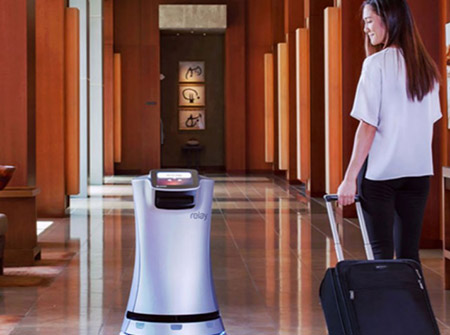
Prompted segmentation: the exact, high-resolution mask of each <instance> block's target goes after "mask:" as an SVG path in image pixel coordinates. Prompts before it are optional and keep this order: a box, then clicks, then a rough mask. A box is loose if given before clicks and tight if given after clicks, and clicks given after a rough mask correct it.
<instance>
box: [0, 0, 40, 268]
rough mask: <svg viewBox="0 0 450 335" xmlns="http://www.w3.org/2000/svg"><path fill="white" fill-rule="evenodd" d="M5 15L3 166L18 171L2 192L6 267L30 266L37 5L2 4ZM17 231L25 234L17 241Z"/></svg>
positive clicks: (0, 61) (1, 32) (1, 26)
mask: <svg viewBox="0 0 450 335" xmlns="http://www.w3.org/2000/svg"><path fill="white" fill-rule="evenodd" d="M0 13H1V16H2V19H1V20H0V45H2V46H3V50H2V52H0V73H2V80H1V81H0V101H1V104H2V107H1V108H0V120H1V122H0V134H1V135H2V145H1V146H0V157H1V158H0V159H1V162H0V163H1V164H10V165H15V166H16V167H17V170H16V172H15V175H14V176H13V178H12V180H11V182H10V184H9V186H8V188H7V189H5V190H3V191H1V194H2V195H5V194H8V195H11V197H10V198H8V197H6V199H5V198H4V197H3V196H0V212H2V213H5V212H6V214H7V216H8V219H9V226H10V230H8V232H7V233H6V250H5V262H6V264H10V263H11V262H14V263H16V264H20V265H29V264H30V263H32V262H33V259H34V258H33V257H34V255H36V254H35V253H34V252H35V251H36V250H37V237H36V235H37V234H36V194H37V192H38V190H37V189H36V188H35V176H36V166H35V159H36V149H35V148H36V147H35V70H36V68H35V55H36V54H35V24H34V23H35V2H34V1H27V0H15V1H0ZM12 189H21V190H24V193H26V197H24V198H21V199H18V198H15V197H16V196H18V194H17V193H15V192H14V191H12ZM22 194H23V193H22ZM12 198H15V199H12ZM12 203H13V204H12ZM17 231H21V232H22V233H21V234H19V235H17V234H15V232H17ZM25 235H26V237H25ZM24 239H27V240H26V241H24ZM11 247H12V248H15V249H16V250H17V249H21V251H22V252H23V254H25V255H24V257H23V258H22V257H20V256H18V255H17V254H16V255H14V254H11V253H10V250H11Z"/></svg>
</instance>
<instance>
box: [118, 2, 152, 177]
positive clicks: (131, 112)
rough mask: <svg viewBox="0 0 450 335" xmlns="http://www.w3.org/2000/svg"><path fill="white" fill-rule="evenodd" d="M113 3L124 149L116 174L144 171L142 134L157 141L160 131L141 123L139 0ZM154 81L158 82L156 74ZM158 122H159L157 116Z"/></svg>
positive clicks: (142, 103)
mask: <svg viewBox="0 0 450 335" xmlns="http://www.w3.org/2000/svg"><path fill="white" fill-rule="evenodd" d="M113 7H114V47H115V51H116V52H120V54H121V58H122V87H123V88H122V106H123V110H122V112H123V118H122V130H123V131H122V140H123V143H122V145H123V148H124V149H125V150H124V151H123V153H122V161H121V163H120V164H116V165H115V170H116V173H119V174H120V173H136V174H138V173H147V172H148V171H145V169H144V166H143V164H142V161H141V155H142V141H143V140H144V138H143V134H146V135H147V136H146V138H145V141H148V142H154V141H158V142H159V132H158V133H150V132H149V131H146V129H144V127H143V123H142V118H143V115H142V114H143V112H144V105H145V104H144V102H142V101H141V94H142V93H141V90H142V89H143V87H142V86H141V83H140V73H141V69H140V67H141V54H140V49H141V40H140V34H141V33H140V32H141V26H140V14H141V1H140V0H127V1H121V0H115V1H114V5H113ZM155 24H156V23H155ZM153 31H154V30H153ZM148 33H150V32H148ZM148 61H150V60H148ZM157 84H159V78H158V82H157ZM157 108H159V106H157ZM157 123H158V124H159V118H158V119H157ZM158 147H159V144H158Z"/></svg>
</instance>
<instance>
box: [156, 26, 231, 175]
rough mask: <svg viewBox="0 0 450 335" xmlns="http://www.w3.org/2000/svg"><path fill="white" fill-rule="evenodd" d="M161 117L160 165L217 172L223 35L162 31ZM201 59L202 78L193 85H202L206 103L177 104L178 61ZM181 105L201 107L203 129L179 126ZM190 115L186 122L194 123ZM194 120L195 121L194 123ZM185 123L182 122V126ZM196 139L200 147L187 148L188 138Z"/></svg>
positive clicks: (220, 145)
mask: <svg viewBox="0 0 450 335" xmlns="http://www.w3.org/2000/svg"><path fill="white" fill-rule="evenodd" d="M160 42H161V74H162V75H163V76H164V79H163V80H162V81H161V120H162V127H163V128H162V129H163V135H164V136H163V143H162V145H161V166H162V167H171V168H173V167H187V166H188V165H190V166H191V167H197V166H198V167H199V168H200V169H201V170H207V171H220V170H224V168H225V157H224V152H225V150H224V64H225V51H224V34H210V33H192V34H191V33H166V32H162V33H161V40H160ZM185 61H195V62H204V65H205V66H204V72H205V73H204V74H205V78H204V81H203V82H200V83H196V85H200V86H202V85H204V89H205V106H204V107H201V106H198V107H195V108H193V107H180V104H179V89H180V88H179V85H180V84H182V85H184V83H180V80H179V62H185ZM180 108H183V109H184V110H189V109H190V108H192V109H193V110H202V109H204V114H203V115H204V116H202V117H204V125H205V129H204V130H198V129H195V130H184V129H180V114H179V111H180ZM196 117H198V115H197V114H195V115H194V114H193V115H192V117H191V118H190V119H189V121H188V123H187V124H188V125H192V124H194V123H195V122H197V121H196V119H195V118H196ZM194 121H195V122H194ZM184 123H185V122H184V121H182V126H183V124H184ZM191 139H195V140H197V141H198V142H199V145H200V147H201V148H200V150H197V151H195V150H194V151H192V152H190V151H189V150H186V147H185V146H186V144H187V142H188V141H189V140H191ZM188 149H189V148H188Z"/></svg>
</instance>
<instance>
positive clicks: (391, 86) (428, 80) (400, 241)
mask: <svg viewBox="0 0 450 335" xmlns="http://www.w3.org/2000/svg"><path fill="white" fill-rule="evenodd" d="M363 21H364V32H365V34H366V43H365V44H366V54H367V58H366V59H365V61H364V64H363V69H362V72H361V77H360V80H359V84H358V89H357V92H356V96H355V101H354V106H353V110H352V112H351V116H352V117H354V118H356V119H358V120H359V121H360V123H359V126H358V129H357V131H356V134H355V140H354V146H353V152H352V157H351V159H350V163H349V165H348V168H347V171H346V173H345V177H344V180H343V181H342V183H341V184H340V186H339V188H338V192H337V193H338V196H339V200H338V202H339V204H341V205H344V206H345V205H349V204H351V203H353V202H354V196H355V193H356V190H357V184H358V193H359V195H360V197H361V205H362V207H363V212H364V217H365V221H366V224H367V229H368V232H369V237H370V240H371V243H372V249H373V252H374V256H375V258H376V259H391V258H393V256H394V248H395V254H396V257H397V258H409V259H414V260H417V261H419V239H420V234H421V230H422V221H423V215H424V210H425V205H426V202H427V197H428V191H429V184H430V176H431V175H433V162H432V152H431V143H432V137H433V124H434V122H436V121H437V120H438V119H439V118H441V116H442V115H441V111H440V104H439V82H438V81H439V73H438V70H437V67H436V64H435V63H434V62H433V60H432V59H431V57H430V56H429V55H428V53H427V51H426V50H425V47H424V45H423V43H422V40H421V38H420V36H419V33H418V31H417V28H416V26H415V23H414V20H413V17H412V15H411V12H410V9H409V7H408V4H407V3H406V1H405V0H366V1H364V3H363ZM366 158H367V160H366ZM358 174H359V175H358ZM357 179H358V182H357ZM394 231H395V232H394Z"/></svg>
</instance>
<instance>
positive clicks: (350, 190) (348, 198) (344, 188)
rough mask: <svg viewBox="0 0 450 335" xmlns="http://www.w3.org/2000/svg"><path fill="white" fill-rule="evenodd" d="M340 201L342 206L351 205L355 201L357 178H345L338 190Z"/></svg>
mask: <svg viewBox="0 0 450 335" xmlns="http://www.w3.org/2000/svg"><path fill="white" fill-rule="evenodd" d="M337 195H338V203H339V205H342V206H347V205H351V204H352V203H354V202H355V195H356V180H346V179H344V180H343V181H342V183H341V185H339V187H338V190H337Z"/></svg>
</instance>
